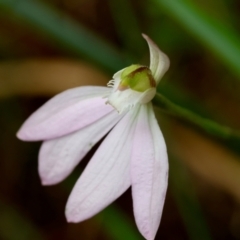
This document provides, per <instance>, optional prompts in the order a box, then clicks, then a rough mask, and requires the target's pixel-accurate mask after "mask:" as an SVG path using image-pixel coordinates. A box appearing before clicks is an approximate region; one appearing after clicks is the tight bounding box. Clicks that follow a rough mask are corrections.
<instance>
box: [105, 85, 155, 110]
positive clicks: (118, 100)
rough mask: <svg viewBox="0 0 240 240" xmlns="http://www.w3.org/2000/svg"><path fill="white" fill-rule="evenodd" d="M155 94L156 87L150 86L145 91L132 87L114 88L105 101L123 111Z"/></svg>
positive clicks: (149, 99)
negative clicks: (135, 89)
mask: <svg viewBox="0 0 240 240" xmlns="http://www.w3.org/2000/svg"><path fill="white" fill-rule="evenodd" d="M155 94H156V88H150V89H148V90H147V91H145V92H137V91H134V90H132V89H126V90H124V91H119V90H116V91H115V92H114V93H111V94H110V96H109V98H108V100H107V103H109V104H111V105H112V106H113V107H114V108H115V109H116V110H117V111H118V112H119V113H123V112H125V110H129V109H131V108H133V107H135V106H136V105H137V104H143V103H146V102H149V101H151V100H152V99H153V97H154V96H155Z"/></svg>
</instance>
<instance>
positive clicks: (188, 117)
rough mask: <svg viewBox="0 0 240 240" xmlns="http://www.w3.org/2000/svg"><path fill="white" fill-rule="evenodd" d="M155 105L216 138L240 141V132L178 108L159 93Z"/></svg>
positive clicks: (154, 101)
mask: <svg viewBox="0 0 240 240" xmlns="http://www.w3.org/2000/svg"><path fill="white" fill-rule="evenodd" d="M153 103H154V104H156V106H157V107H160V108H162V109H164V110H165V111H167V113H169V114H171V115H172V116H175V117H177V118H180V119H183V120H185V121H187V122H189V123H190V124H193V125H195V126H197V127H199V128H200V129H202V130H203V131H205V132H207V133H209V134H211V135H213V136H215V137H219V138H222V139H230V138H233V137H234V138H237V139H240V132H239V131H237V130H234V129H232V128H230V127H227V126H223V125H221V124H219V123H216V122H214V121H212V120H209V119H207V118H204V117H201V116H199V115H198V114H196V113H194V112H191V111H190V110H188V109H185V108H183V107H181V106H178V105H177V104H175V103H173V102H171V101H170V100H169V99H167V98H166V97H164V96H163V95H161V94H159V93H157V94H156V96H155V98H154V100H153Z"/></svg>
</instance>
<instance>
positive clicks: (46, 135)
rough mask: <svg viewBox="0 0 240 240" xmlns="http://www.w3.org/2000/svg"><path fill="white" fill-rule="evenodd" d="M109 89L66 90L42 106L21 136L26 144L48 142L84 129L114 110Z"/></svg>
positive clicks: (20, 133) (27, 123)
mask: <svg viewBox="0 0 240 240" xmlns="http://www.w3.org/2000/svg"><path fill="white" fill-rule="evenodd" d="M109 92H110V90H109V89H108V88H106V87H78V88H73V89H69V90H67V91H64V92H62V93H60V94H58V95H56V96H55V97H53V98H52V99H50V100H49V101H48V102H46V103H45V104H44V105H43V106H42V107H40V108H39V109H38V110H37V111H36V112H34V113H33V114H32V115H31V116H30V117H29V118H28V119H27V120H26V121H25V123H24V124H23V125H22V127H21V128H20V130H19V131H18V133H17V136H18V138H20V139H21V140H25V141H38V140H48V139H52V138H56V137H60V136H63V135H66V134H68V133H71V132H74V131H76V130H78V129H81V128H83V127H85V126H87V125H89V124H91V123H93V122H95V121H97V120H98V119H99V118H101V117H103V116H104V115H106V114H108V113H109V112H111V111H113V110H114V109H113V108H112V107H111V106H109V105H106V104H105V102H106V99H104V98H103V97H104V96H106V95H108V94H109Z"/></svg>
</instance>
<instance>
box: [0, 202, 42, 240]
mask: <svg viewBox="0 0 240 240" xmlns="http://www.w3.org/2000/svg"><path fill="white" fill-rule="evenodd" d="M0 211H1V214H0V229H1V231H0V238H1V239H7V240H27V239H34V240H43V239H45V238H44V237H43V236H42V234H41V232H39V230H38V229H37V228H36V227H35V226H34V224H33V223H32V222H31V221H30V220H29V219H27V218H26V217H25V216H24V215H23V214H22V213H20V212H19V211H18V210H17V209H16V208H15V207H14V206H11V205H9V203H5V202H2V201H0Z"/></svg>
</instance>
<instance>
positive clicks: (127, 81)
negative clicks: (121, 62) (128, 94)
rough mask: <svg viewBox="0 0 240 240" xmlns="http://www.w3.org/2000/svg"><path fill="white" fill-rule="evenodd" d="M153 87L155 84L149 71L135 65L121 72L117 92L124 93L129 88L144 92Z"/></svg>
mask: <svg viewBox="0 0 240 240" xmlns="http://www.w3.org/2000/svg"><path fill="white" fill-rule="evenodd" d="M155 87H156V82H155V80H154V78H153V76H152V72H151V70H150V69H149V68H148V67H145V66H141V65H137V64H135V65H131V66H129V67H127V68H125V69H124V70H123V72H122V74H121V81H120V83H119V86H118V90H120V91H124V90H126V89H128V88H131V89H132V90H135V91H137V92H145V91H146V90H148V89H150V88H155Z"/></svg>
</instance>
